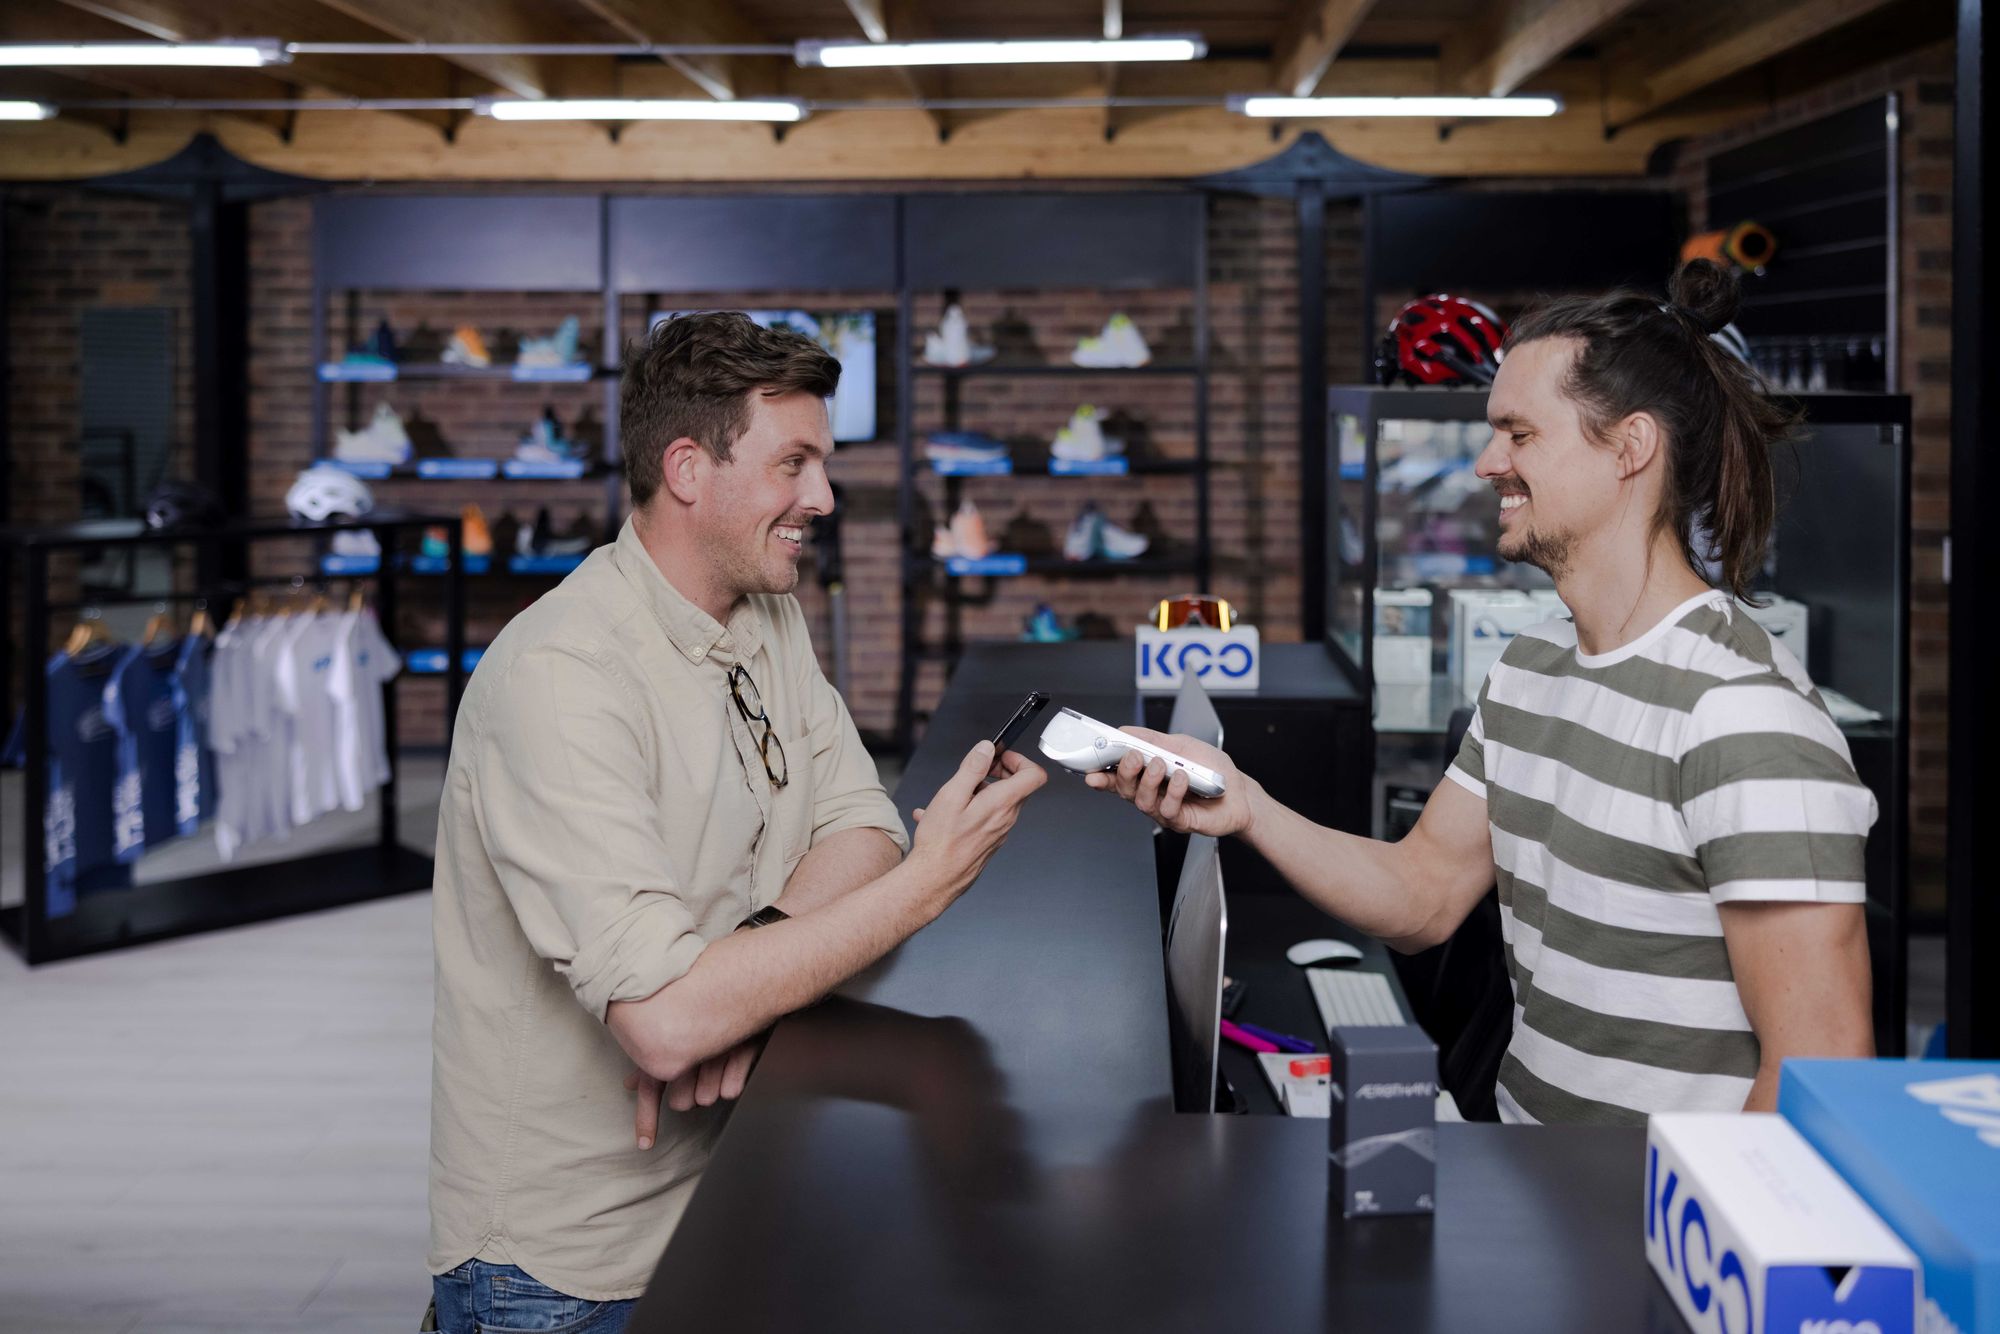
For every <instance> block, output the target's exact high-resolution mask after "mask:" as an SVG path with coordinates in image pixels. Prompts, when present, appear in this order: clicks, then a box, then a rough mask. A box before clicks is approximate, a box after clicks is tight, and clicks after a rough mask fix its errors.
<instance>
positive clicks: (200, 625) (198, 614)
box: [188, 598, 215, 639]
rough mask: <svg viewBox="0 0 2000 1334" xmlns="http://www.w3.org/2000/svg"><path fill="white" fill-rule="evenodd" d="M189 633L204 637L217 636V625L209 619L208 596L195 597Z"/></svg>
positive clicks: (189, 619) (211, 637)
mask: <svg viewBox="0 0 2000 1334" xmlns="http://www.w3.org/2000/svg"><path fill="white" fill-rule="evenodd" d="M188 633H189V634H191V635H198V636H200V637H201V638H203V639H213V638H215V625H214V623H213V622H211V621H210V620H209V619H208V599H207V598H197V599H195V604H194V615H192V616H190V617H188Z"/></svg>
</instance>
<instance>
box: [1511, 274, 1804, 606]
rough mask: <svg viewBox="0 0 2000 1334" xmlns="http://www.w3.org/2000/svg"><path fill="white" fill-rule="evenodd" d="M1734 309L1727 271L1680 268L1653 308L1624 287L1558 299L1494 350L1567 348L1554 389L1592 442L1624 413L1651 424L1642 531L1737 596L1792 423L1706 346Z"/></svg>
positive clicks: (1753, 376) (1771, 519)
mask: <svg viewBox="0 0 2000 1334" xmlns="http://www.w3.org/2000/svg"><path fill="white" fill-rule="evenodd" d="M1741 301H1742V294H1741V292H1740V291H1739V290H1738V288H1737V282H1736V275H1735V273H1734V272H1733V271H1730V270H1725V269H1723V268H1721V267H1720V266H1718V265H1716V264H1712V263H1710V262H1709V261H1708V260H1705V259H1697V260H1690V261H1689V262H1688V263H1686V264H1683V265H1681V267H1680V268H1679V270H1678V271H1676V272H1675V274H1674V275H1673V278H1672V279H1671V281H1670V282H1669V283H1668V285H1667V301H1666V303H1665V304H1664V305H1663V304H1661V302H1660V299H1659V298H1658V297H1655V296H1649V295H1647V294H1646V293H1644V292H1636V291H1631V290H1629V289H1628V290H1621V291H1617V292H1612V293H1610V294H1608V295H1604V296H1570V297H1561V298H1558V299H1556V300H1553V301H1549V302H1546V303H1544V304H1543V305H1541V306H1538V307H1536V308H1535V309H1534V310H1532V311H1530V312H1528V313H1527V314H1526V315H1523V316H1522V317H1521V318H1520V319H1518V320H1516V321H1515V322H1514V326H1513V328H1512V329H1510V330H1509V331H1508V334H1507V343H1506V346H1507V348H1509V349H1512V348H1514V347H1517V346H1519V345H1520V344H1522V343H1532V342H1534V341H1536V340H1538V339H1542V338H1568V339H1572V340H1574V341H1575V343H1576V344H1577V349H1576V357H1575V359H1574V360H1573V361H1572V362H1571V363H1570V367H1569V371H1568V373H1567V374H1566V375H1565V376H1564V377H1563V386H1562V388H1563V393H1564V395H1565V396H1566V397H1568V398H1569V399H1570V400H1571V401H1572V402H1574V403H1575V404H1576V405H1577V407H1578V409H1579V411H1580V413H1581V415H1582V418H1583V427H1584V430H1585V431H1586V432H1588V433H1589V434H1590V435H1591V437H1592V438H1593V439H1596V440H1598V441H1600V442H1608V441H1609V439H1610V436H1611V432H1612V430H1613V428H1614V427H1616V426H1617V425H1618V423H1619V422H1621V421H1624V420H1625V419H1626V418H1627V417H1630V416H1631V415H1632V414H1634V413H1636V412H1645V413H1650V414H1651V415H1652V416H1653V417H1654V419H1655V420H1657V421H1658V422H1659V423H1660V426H1661V427H1662V429H1663V430H1664V432H1665V434H1666V437H1667V443H1666V472H1665V485H1664V486H1663V487H1662V488H1661V492H1660V510H1659V513H1658V514H1657V515H1655V516H1654V522H1655V523H1656V524H1657V525H1659V526H1660V527H1665V528H1668V529H1670V530H1671V531H1672V532H1673V534H1674V536H1675V538H1676V539H1678V540H1679V542H1680V547H1681V552H1682V554H1683V555H1684V556H1685V557H1686V558H1687V562H1688V565H1689V566H1690V568H1692V569H1694V570H1695V571H1696V572H1697V573H1700V572H1701V571H1702V570H1704V569H1705V568H1706V567H1707V566H1708V564H1709V563H1710V562H1713V563H1714V564H1716V565H1718V566H1720V569H1721V575H1722V580H1721V582H1722V586H1723V587H1724V588H1725V589H1727V590H1728V591H1729V592H1730V593H1732V594H1734V595H1735V596H1737V597H1739V598H1747V597H1748V596H1749V592H1750V582H1751V580H1752V579H1754V578H1755V577H1756V574H1757V572H1758V570H1760V569H1761V568H1763V564H1764V555H1765V552H1766V550H1767V549H1768V547H1769V544H1770V540H1771V527H1772V525H1773V524H1774V523H1775V522H1776V519H1777V509H1778V499H1777V483H1776V479H1775V475H1774V472H1773V469H1772V466H1771V452H1772V450H1773V449H1774V448H1776V447H1777V446H1778V445H1779V444H1780V443H1782V442H1784V441H1787V440H1788V439H1790V437H1791V435H1792V432H1793V431H1794V430H1795V429H1796V428H1797V426H1798V422H1799V414H1798V412H1797V411H1796V409H1795V408H1791V407H1787V406H1783V405H1781V404H1780V403H1779V402H1778V401H1776V400H1774V399H1772V398H1770V397H1769V396H1767V395H1766V393H1765V392H1764V388H1765V387H1764V383H1763V381H1762V380H1761V379H1760V378H1759V376H1758V375H1757V373H1756V372H1755V371H1754V370H1752V369H1751V368H1750V367H1749V366H1747V365H1745V364H1744V363H1743V362H1742V361H1740V360H1739V359H1737V357H1735V356H1734V355H1733V354H1731V353H1730V352H1729V351H1727V350H1726V349H1724V348H1723V347H1722V346H1721V345H1720V344H1718V343H1717V342H1715V341H1714V340H1713V339H1712V338H1711V337H1710V335H1711V334H1714V333H1717V332H1718V331H1720V330H1721V329H1722V328H1723V327H1724V326H1726V325H1727V324H1729V322H1730V321H1731V320H1733V319H1734V318H1735V317H1736V311H1737V307H1738V306H1739V305H1740V304H1741ZM1701 548H1706V549H1701Z"/></svg>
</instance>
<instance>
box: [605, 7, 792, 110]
mask: <svg viewBox="0 0 2000 1334" xmlns="http://www.w3.org/2000/svg"><path fill="white" fill-rule="evenodd" d="M582 3H583V5H584V7H585V8H587V9H589V10H590V11H591V12H592V13H594V14H596V15H597V16H598V17H599V18H602V19H603V20H604V21H605V22H607V23H610V24H611V25H612V26H614V27H616V28H617V29H619V30H620V31H621V32H624V33H625V34H627V35H628V36H630V37H631V38H632V40H634V41H639V42H659V43H663V44H671V43H686V44H688V45H713V46H745V45H761V44H765V43H768V42H770V40H771V38H770V36H769V35H768V34H766V33H764V32H762V31H760V30H758V29H757V28H756V27H754V26H752V25H751V24H750V23H749V22H748V21H747V20H746V19H744V18H743V16H742V14H741V13H739V12H738V11H737V9H736V8H735V6H733V5H730V4H728V3H726V0H582ZM661 59H662V60H663V61H665V63H666V64H667V65H669V66H670V67H672V68H673V69H676V70H678V71H679V72H680V73H681V74H682V75H683V76H685V77H686V78H687V79H688V81H689V82H691V83H693V84H694V85H695V86H696V87H697V88H700V89H701V90H702V91H703V92H705V93H707V94H708V95H709V96H710V97H713V98H715V99H716V100H717V101H721V102H733V101H735V100H736V99H737V98H741V97H772V96H776V95H778V94H779V93H780V92H782V91H783V85H784V80H783V75H782V68H783V66H782V62H781V61H779V60H778V59H776V58H774V57H770V56H663V57H661Z"/></svg>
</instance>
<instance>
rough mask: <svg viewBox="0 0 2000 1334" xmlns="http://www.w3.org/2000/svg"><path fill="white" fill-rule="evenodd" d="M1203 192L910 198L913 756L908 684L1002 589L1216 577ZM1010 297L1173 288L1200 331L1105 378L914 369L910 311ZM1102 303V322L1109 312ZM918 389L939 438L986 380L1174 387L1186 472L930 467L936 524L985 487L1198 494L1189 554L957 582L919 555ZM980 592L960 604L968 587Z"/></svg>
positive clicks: (1061, 368) (907, 568) (900, 356)
mask: <svg viewBox="0 0 2000 1334" xmlns="http://www.w3.org/2000/svg"><path fill="white" fill-rule="evenodd" d="M1207 203H1208V201H1207V196H1206V194H1204V193H1202V192H1200V191H1180V192H1175V193H1150V192H1132V193H1107V194H1082V193H1076V194H1046V195H1006V196H995V195H990V194H981V195H917V196H911V197H909V198H908V199H906V200H904V201H903V206H902V207H903V227H902V241H903V252H904V253H903V270H902V282H901V284H900V288H899V303H898V308H899V319H898V324H899V325H900V329H901V341H900V342H899V344H898V347H897V368H898V379H899V382H900V386H901V394H900V397H901V400H902V402H903V404H904V405H905V408H904V412H903V414H902V419H901V421H900V422H899V423H898V430H897V449H898V453H899V459H900V464H901V466H900V468H899V476H900V478H901V484H900V486H899V488H898V494H897V517H898V519H899V521H900V525H899V526H900V528H901V531H902V538H903V544H904V551H905V559H904V561H903V588H902V598H903V603H902V605H903V624H902V670H901V676H900V678H899V680H898V684H897V695H896V742H897V745H898V747H899V748H900V749H901V750H903V751H904V752H905V753H907V752H908V751H909V750H910V749H911V748H912V747H913V745H914V744H915V729H916V723H917V715H916V678H917V672H918V668H919V666H920V664H922V663H924V662H927V661H943V662H945V663H946V664H947V666H948V667H949V666H950V665H951V664H955V663H956V661H957V659H958V657H959V655H960V654H961V653H962V652H963V651H964V649H965V647H966V646H967V645H968V644H969V643H971V642H975V641H973V640H969V639H968V638H967V637H966V635H965V634H964V631H963V611H964V609H965V608H966V607H968V606H980V605H984V604H986V603H989V602H990V601H991V600H992V599H993V597H994V596H995V594H996V592H997V581H998V580H1000V579H1003V578H1010V577H1011V578H1035V579H1073V578H1116V577H1120V576H1126V577H1132V576H1137V577H1145V576H1154V575H1161V574H1182V573H1192V574H1193V575H1194V576H1195V578H1196V580H1197V582H1199V583H1200V584H1202V585H1203V586H1206V584H1207V582H1208V579H1209V574H1210V569H1211V565H1212V550H1211V544H1210V534H1209V434H1208V401H1209V370H1210V355H1209V348H1210V336H1209V315H1208V207H1207ZM1009 288H1037V289H1072V288H1073V289H1077V290H1086V291H1092V292H1104V291H1117V290H1119V289H1121V288H1133V289H1150V290H1158V289H1162V288H1165V289H1173V290H1183V291H1186V292H1187V293H1188V294H1189V302H1190V306H1191V310H1190V312H1189V313H1190V316H1191V319H1190V324H1191V326H1192V328H1193V332H1194V349H1193V350H1194V357H1193V360H1191V361H1171V362H1153V363H1149V364H1148V365H1145V366H1138V367H1127V368H1102V367H1088V366H1074V365H1065V364H1062V363H1049V362H1019V361H1014V362H1009V361H995V362H987V363H983V364H979V365H971V366H930V365H925V364H922V363H919V362H918V361H917V360H916V350H915V347H914V343H913V339H914V335H915V330H916V329H917V327H918V325H917V318H916V310H917V302H918V300H919V299H920V298H921V299H923V300H925V301H926V302H927V303H932V302H934V303H935V304H936V305H937V306H938V307H939V308H940V309H941V308H942V307H943V306H944V305H947V304H949V303H951V302H952V301H955V300H957V299H958V298H959V296H960V294H961V293H963V292H967V291H997V290H1003V289H1009ZM1111 309H1112V306H1111V304H1110V302H1108V301H1107V303H1106V313H1107V314H1109V313H1110V312H1111ZM919 377H930V378H935V379H938V380H940V381H942V388H943V393H944V404H943V420H942V422H940V423H939V424H938V427H939V429H942V430H957V429H959V426H960V421H961V415H962V411H963V401H962V390H963V387H964V386H965V384H966V383H967V382H969V381H976V380H979V379H982V378H987V377H994V378H1008V377H1051V378H1061V379H1065V380H1070V379H1074V380H1083V381H1090V380H1096V381H1103V382H1117V381H1119V380H1122V379H1130V378H1148V379H1180V380H1186V381H1187V382H1188V387H1189V392H1190V393H1191V394H1192V396H1193V400H1194V431H1195V456H1194V458H1192V459H1183V460H1133V461H1132V462H1131V463H1130V464H1129V465H1128V466H1127V469H1126V471H1124V472H1122V473H1108V472H1107V473H1076V474H1065V473H1061V472H1057V471H1055V470H1054V469H1052V468H1050V467H1048V466H1046V465H1041V464H1031V465H1029V466H1025V467H1012V466H1010V467H1009V468H1008V469H1007V471H1006V472H1004V473H986V472H984V471H982V470H979V469H945V468H936V467H931V468H929V469H928V471H930V472H931V473H932V474H933V475H934V476H938V477H940V478H942V480H943V484H944V511H945V512H946V513H949V512H951V511H952V510H955V509H956V508H957V507H958V505H959V502H960V500H961V499H962V498H963V497H964V495H965V494H966V491H965V488H966V487H967V486H968V485H971V484H974V483H976V482H979V481H980V480H982V478H984V477H990V476H1002V477H1007V476H1012V477H1067V478H1068V479H1069V480H1074V481H1080V482H1085V483H1096V484H1100V485H1101V484H1103V483H1105V482H1107V481H1110V482H1112V483H1114V484H1115V483H1116V481H1117V479H1118V478H1121V477H1139V476H1149V475H1158V476H1185V477H1187V478H1188V479H1189V480H1190V481H1191V482H1192V484H1193V486H1194V489H1195V513H1196V532H1195V534H1194V540H1193V542H1192V544H1191V545H1190V546H1189V547H1187V548H1185V549H1183V550H1169V551H1166V552H1163V553H1160V554H1158V555H1154V556H1150V557H1141V558H1139V559H1136V560H1129V561H1114V560H1085V561H1068V560H1064V559H1062V558H1060V557H1046V556H1030V557H1027V558H1026V559H1024V560H1020V561H1017V562H1014V566H1015V568H1012V569H1010V570H1008V571H1007V572H1005V573H996V574H980V573H970V574H958V573H954V572H953V571H952V570H951V568H950V567H949V566H948V565H947V563H946V562H942V561H939V560H936V559H935V558H932V557H930V556H929V555H928V554H926V553H927V550H928V546H929V541H928V534H924V533H920V532H918V531H917V479H918V477H919V476H920V475H921V474H922V473H923V472H925V471H926V470H927V469H926V466H925V465H924V463H923V462H922V460H921V459H920V458H919V457H918V454H917V450H916V440H917V437H918V434H919V425H918V423H917V421H916V420H915V411H914V405H915V392H914V391H915V385H916V381H917V379H918V378H919ZM968 579H977V580H980V581H981V586H980V587H978V588H977V589H976V590H971V591H968V589H967V587H966V581H967V580H968ZM933 591H935V592H938V593H941V595H942V597H943V599H944V606H945V619H946V628H945V634H944V639H943V642H942V643H940V644H927V643H925V642H924V636H923V614H924V607H923V595H924V594H926V593H928V592H933Z"/></svg>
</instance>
